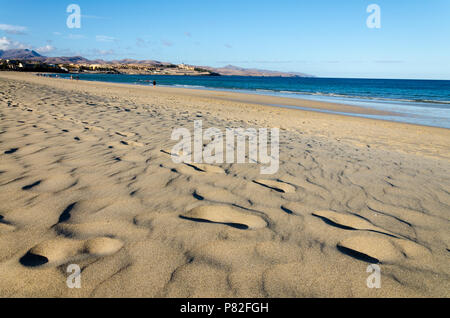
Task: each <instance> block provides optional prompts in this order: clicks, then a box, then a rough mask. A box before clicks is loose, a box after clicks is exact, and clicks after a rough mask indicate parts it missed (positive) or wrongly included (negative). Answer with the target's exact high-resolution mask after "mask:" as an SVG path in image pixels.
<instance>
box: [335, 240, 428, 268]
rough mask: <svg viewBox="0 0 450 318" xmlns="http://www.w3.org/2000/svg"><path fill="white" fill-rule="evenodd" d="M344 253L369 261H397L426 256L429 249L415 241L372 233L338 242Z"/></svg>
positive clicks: (339, 248) (340, 249) (338, 246)
mask: <svg viewBox="0 0 450 318" xmlns="http://www.w3.org/2000/svg"><path fill="white" fill-rule="evenodd" d="M337 248H338V250H339V251H341V252H342V253H344V254H347V255H349V256H352V257H354V258H357V259H360V260H363V261H366V262H369V263H396V262H399V261H402V260H403V259H405V258H412V259H414V258H418V257H424V256H427V255H428V254H429V252H428V250H427V249H426V248H424V247H423V246H420V245H418V244H416V243H414V242H411V241H406V240H402V239H394V238H385V237H380V236H372V235H367V236H364V235H360V236H353V237H350V238H348V239H345V240H343V241H342V242H340V243H338V245H337Z"/></svg>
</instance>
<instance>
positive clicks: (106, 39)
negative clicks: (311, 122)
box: [95, 35, 116, 42]
mask: <svg viewBox="0 0 450 318" xmlns="http://www.w3.org/2000/svg"><path fill="white" fill-rule="evenodd" d="M95 39H96V40H97V42H114V41H116V38H113V37H112V36H107V35H97V36H96V37H95Z"/></svg>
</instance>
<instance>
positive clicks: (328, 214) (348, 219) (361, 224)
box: [313, 211, 394, 235]
mask: <svg viewBox="0 0 450 318" xmlns="http://www.w3.org/2000/svg"><path fill="white" fill-rule="evenodd" d="M313 215H314V216H317V217H319V218H321V219H322V220H324V221H325V222H326V223H327V224H330V225H333V226H336V227H339V228H343V229H347V230H366V231H374V232H379V233H383V234H387V235H394V234H392V233H390V232H388V231H386V230H384V229H382V228H379V227H377V226H375V225H373V224H371V223H370V222H369V221H367V220H365V219H363V218H362V217H358V216H355V215H350V214H342V213H337V212H334V211H317V212H314V213H313Z"/></svg>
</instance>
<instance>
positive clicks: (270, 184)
mask: <svg viewBox="0 0 450 318" xmlns="http://www.w3.org/2000/svg"><path fill="white" fill-rule="evenodd" d="M254 182H255V183H257V184H259V185H262V186H264V187H267V188H270V189H272V190H275V191H277V192H283V193H294V192H295V187H294V186H292V185H290V184H288V183H285V182H280V181H274V180H263V179H257V180H254Z"/></svg>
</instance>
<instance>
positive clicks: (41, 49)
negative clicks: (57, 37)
mask: <svg viewBox="0 0 450 318" xmlns="http://www.w3.org/2000/svg"><path fill="white" fill-rule="evenodd" d="M54 50H55V48H54V47H53V46H51V45H50V44H47V45H46V46H43V47H39V48H37V49H36V52H38V53H40V54H45V53H50V52H52V51H54Z"/></svg>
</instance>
